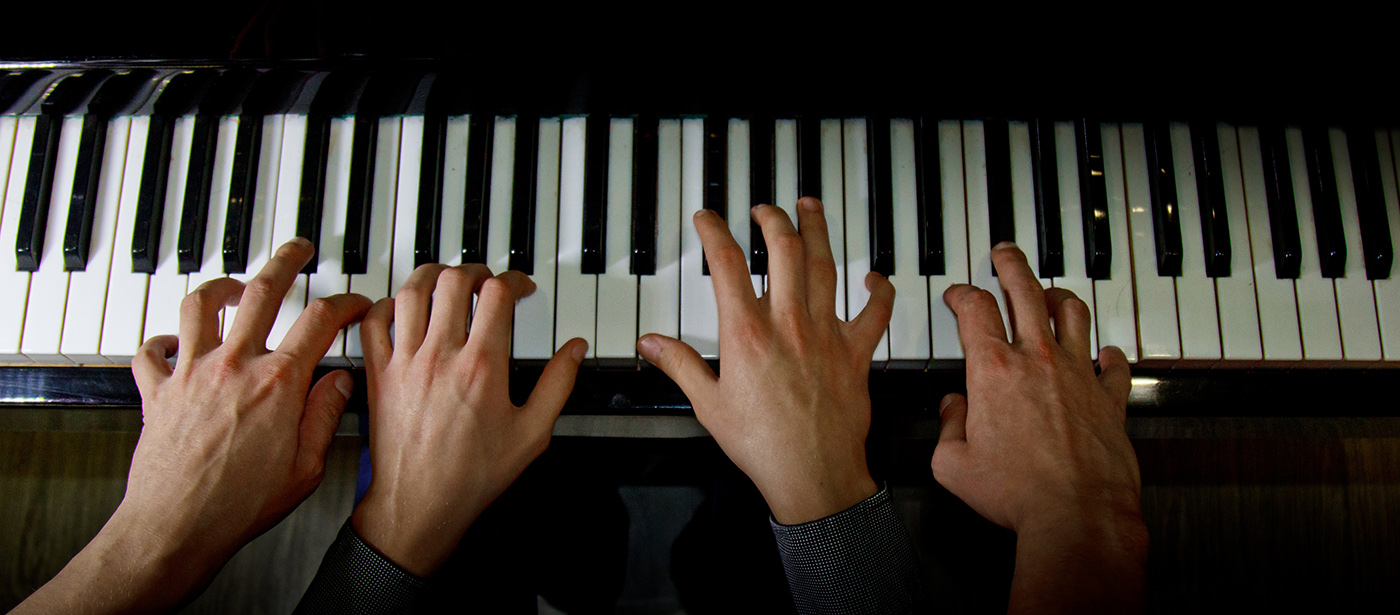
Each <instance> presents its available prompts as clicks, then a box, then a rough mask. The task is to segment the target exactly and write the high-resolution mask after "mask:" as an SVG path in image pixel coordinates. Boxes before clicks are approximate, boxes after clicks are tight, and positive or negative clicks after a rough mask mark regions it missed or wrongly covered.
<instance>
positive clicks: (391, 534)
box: [350, 487, 481, 578]
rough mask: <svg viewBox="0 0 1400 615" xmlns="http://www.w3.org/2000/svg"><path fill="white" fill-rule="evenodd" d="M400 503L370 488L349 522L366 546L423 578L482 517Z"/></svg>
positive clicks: (464, 510)
mask: <svg viewBox="0 0 1400 615" xmlns="http://www.w3.org/2000/svg"><path fill="white" fill-rule="evenodd" d="M401 503H402V500H399V499H396V498H394V497H393V496H379V495H377V494H375V493H374V489H373V488H372V487H371V489H370V493H367V494H365V497H364V499H363V500H361V501H360V504H359V505H358V506H356V507H355V511H354V512H353V513H351V515H350V523H351V526H352V527H353V528H354V529H355V533H357V534H359V536H360V539H361V540H364V541H365V543H366V544H368V545H369V546H371V547H373V548H374V550H376V551H378V552H379V553H380V554H381V555H383V556H384V557H386V558H388V559H389V561H391V562H393V563H394V564H395V565H397V566H398V567H400V568H402V569H404V570H405V571H406V572H408V573H410V574H412V575H415V576H418V577H423V578H426V577H429V576H432V574H433V573H434V572H436V571H437V570H438V568H440V567H442V565H443V564H444V563H445V562H446V561H447V558H448V557H449V556H451V555H452V552H453V551H454V550H456V548H457V543H458V542H460V541H461V539H462V536H463V535H464V534H466V531H467V528H468V527H470V526H471V524H472V523H473V522H474V521H475V520H476V518H477V516H479V515H480V514H481V510H480V509H478V508H476V507H467V508H460V509H452V510H447V509H442V510H435V509H434V508H433V507H432V506H428V507H422V506H414V507H408V506H401V505H400V504H401Z"/></svg>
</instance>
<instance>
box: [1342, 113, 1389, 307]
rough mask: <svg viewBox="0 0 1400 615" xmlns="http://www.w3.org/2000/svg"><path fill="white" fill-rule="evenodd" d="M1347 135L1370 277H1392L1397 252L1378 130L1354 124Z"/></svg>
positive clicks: (1381, 278)
mask: <svg viewBox="0 0 1400 615" xmlns="http://www.w3.org/2000/svg"><path fill="white" fill-rule="evenodd" d="M1346 134H1347V153H1348V155H1349V157H1350V158H1351V177H1352V183H1353V184H1354V185H1355V188H1356V217H1357V220H1358V222H1360V223H1361V257H1362V262H1364V263H1365V265H1366V279H1368V280H1384V279H1386V278H1388V277H1390V265H1391V262H1392V260H1394V256H1395V255H1394V252H1392V249H1393V246H1392V245H1391V243H1390V221H1389V219H1388V218H1387V216H1386V212H1385V193H1384V192H1383V191H1382V188H1381V165H1380V158H1379V153H1378V152H1377V150H1376V132H1375V130H1374V129H1372V128H1368V127H1363V126H1353V127H1349V128H1347V131H1346Z"/></svg>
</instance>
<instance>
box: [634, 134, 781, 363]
mask: <svg viewBox="0 0 1400 615" xmlns="http://www.w3.org/2000/svg"><path fill="white" fill-rule="evenodd" d="M656 141H657V150H658V154H659V156H658V157H659V158H660V160H659V164H658V165H657V172H656V192H657V194H656V206H657V211H656V275H644V276H640V278H641V282H640V288H639V289H638V297H637V305H638V308H637V320H638V322H637V332H638V333H639V334H642V335H644V334H647V333H660V334H662V335H666V336H670V337H678V336H679V335H680V331H681V322H680V310H681V233H682V231H683V229H684V228H685V225H686V223H688V220H685V219H684V217H683V216H682V215H681V123H680V121H679V120H661V121H660V123H659V125H658V127H657V135H656ZM646 162H647V161H642V163H644V164H645V163H646ZM794 189H795V186H794ZM639 336H640V335H639Z"/></svg>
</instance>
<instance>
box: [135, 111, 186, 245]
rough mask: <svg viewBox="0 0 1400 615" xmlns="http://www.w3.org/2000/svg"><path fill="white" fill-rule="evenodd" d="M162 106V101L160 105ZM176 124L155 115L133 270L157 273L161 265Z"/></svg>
mask: <svg viewBox="0 0 1400 615" xmlns="http://www.w3.org/2000/svg"><path fill="white" fill-rule="evenodd" d="M157 102H159V101H157ZM174 137H175V120H174V119H173V118H171V117H168V116H165V115H162V114H159V113H156V114H152V115H151V119H150V124H149V128H148V129H147V134H146V151H145V152H144V158H143V162H142V165H141V185H140V189H139V192H138V193H137V198H136V220H135V226H134V227H133V229H132V235H131V270H132V272H133V273H155V272H156V263H157V262H159V261H160V235H161V232H162V228H161V224H162V222H163V221H164V216H165V187H166V183H165V182H166V178H167V174H168V172H169V169H170V148H171V145H172V141H173V140H174Z"/></svg>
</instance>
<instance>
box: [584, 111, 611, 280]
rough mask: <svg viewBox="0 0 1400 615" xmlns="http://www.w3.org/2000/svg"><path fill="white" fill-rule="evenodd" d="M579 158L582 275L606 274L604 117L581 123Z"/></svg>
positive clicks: (596, 115) (594, 116) (606, 125)
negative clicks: (581, 215) (581, 158)
mask: <svg viewBox="0 0 1400 615" xmlns="http://www.w3.org/2000/svg"><path fill="white" fill-rule="evenodd" d="M585 125H586V127H585V128H584V155H583V244H582V245H583V254H582V259H581V260H582V262H581V264H580V269H581V271H582V272H583V273H604V272H605V271H606V270H607V252H606V250H607V233H608V224H607V223H608V143H609V141H610V139H609V137H610V134H609V120H608V116H607V115H604V114H600V113H594V114H592V115H589V116H588V119H587V120H585Z"/></svg>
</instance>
